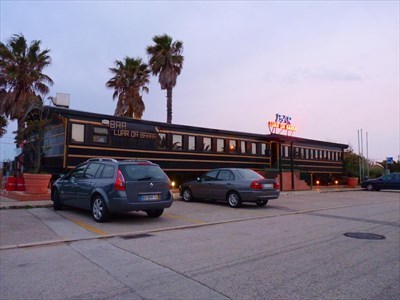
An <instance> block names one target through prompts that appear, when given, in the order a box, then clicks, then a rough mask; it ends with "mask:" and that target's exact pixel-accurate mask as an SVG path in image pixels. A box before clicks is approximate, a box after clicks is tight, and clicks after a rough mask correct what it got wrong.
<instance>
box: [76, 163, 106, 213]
mask: <svg viewBox="0 0 400 300" xmlns="http://www.w3.org/2000/svg"><path fill="white" fill-rule="evenodd" d="M100 166H101V164H99V163H97V162H92V163H89V164H88V166H87V168H86V169H85V171H84V172H83V175H82V177H80V178H77V179H76V181H75V185H74V188H75V203H76V206H78V207H81V208H85V209H90V198H91V196H92V191H93V188H94V186H95V180H96V179H95V177H96V174H97V172H98V170H99V168H100Z"/></svg>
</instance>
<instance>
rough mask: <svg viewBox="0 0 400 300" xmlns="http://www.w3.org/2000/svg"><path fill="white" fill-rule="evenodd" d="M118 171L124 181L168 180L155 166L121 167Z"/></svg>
mask: <svg viewBox="0 0 400 300" xmlns="http://www.w3.org/2000/svg"><path fill="white" fill-rule="evenodd" d="M120 169H121V171H122V174H123V175H124V177H125V179H126V180H131V181H146V180H168V176H167V175H166V174H165V173H164V172H163V170H161V168H160V167H159V166H155V165H121V166H120Z"/></svg>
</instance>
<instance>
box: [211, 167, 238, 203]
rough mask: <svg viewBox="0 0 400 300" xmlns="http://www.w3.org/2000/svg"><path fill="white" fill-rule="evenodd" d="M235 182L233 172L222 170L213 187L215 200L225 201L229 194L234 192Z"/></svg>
mask: <svg viewBox="0 0 400 300" xmlns="http://www.w3.org/2000/svg"><path fill="white" fill-rule="evenodd" d="M234 180H235V176H234V175H233V173H232V171H230V170H220V171H219V173H218V177H217V181H216V182H215V183H214V187H213V190H214V195H213V196H214V197H215V199H219V200H224V199H225V197H226V194H227V192H228V191H230V190H232V188H233V181H234Z"/></svg>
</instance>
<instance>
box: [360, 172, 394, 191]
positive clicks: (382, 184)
mask: <svg viewBox="0 0 400 300" xmlns="http://www.w3.org/2000/svg"><path fill="white" fill-rule="evenodd" d="M361 187H362V188H364V189H366V190H367V191H379V190H385V189H386V190H400V173H392V174H386V175H383V176H381V177H379V178H375V179H368V180H365V181H363V182H362V183H361Z"/></svg>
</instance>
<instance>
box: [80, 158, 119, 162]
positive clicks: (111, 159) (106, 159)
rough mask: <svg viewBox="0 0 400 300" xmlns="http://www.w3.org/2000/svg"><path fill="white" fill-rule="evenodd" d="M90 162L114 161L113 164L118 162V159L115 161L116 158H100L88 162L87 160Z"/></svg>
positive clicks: (90, 159)
mask: <svg viewBox="0 0 400 300" xmlns="http://www.w3.org/2000/svg"><path fill="white" fill-rule="evenodd" d="M87 161H88V162H89V161H112V162H118V161H117V160H116V159H114V158H102V157H100V158H89V159H88V160H87Z"/></svg>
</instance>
